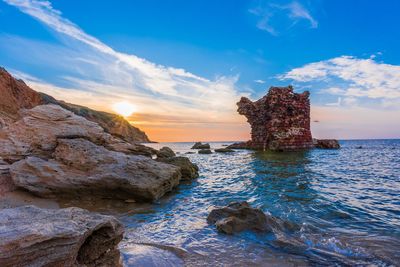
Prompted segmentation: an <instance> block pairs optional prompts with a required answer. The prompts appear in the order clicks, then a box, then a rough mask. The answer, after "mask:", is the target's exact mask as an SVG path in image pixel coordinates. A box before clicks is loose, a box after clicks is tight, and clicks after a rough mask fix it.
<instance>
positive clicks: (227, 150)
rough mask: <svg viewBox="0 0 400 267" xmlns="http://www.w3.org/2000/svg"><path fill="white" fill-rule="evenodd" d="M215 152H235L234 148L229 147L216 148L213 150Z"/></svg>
mask: <svg viewBox="0 0 400 267" xmlns="http://www.w3.org/2000/svg"><path fill="white" fill-rule="evenodd" d="M214 151H215V152H217V153H230V152H235V150H233V149H230V148H217V149H215V150H214Z"/></svg>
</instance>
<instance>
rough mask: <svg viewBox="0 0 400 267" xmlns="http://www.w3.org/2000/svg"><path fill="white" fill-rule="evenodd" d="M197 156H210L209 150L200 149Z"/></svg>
mask: <svg viewBox="0 0 400 267" xmlns="http://www.w3.org/2000/svg"><path fill="white" fill-rule="evenodd" d="M198 153H199V154H212V151H211V150H210V149H200V150H199V151H198Z"/></svg>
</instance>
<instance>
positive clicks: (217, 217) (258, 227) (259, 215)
mask: <svg viewBox="0 0 400 267" xmlns="http://www.w3.org/2000/svg"><path fill="white" fill-rule="evenodd" d="M207 222H208V223H209V224H214V225H215V226H216V227H217V230H218V231H220V232H223V233H225V234H234V233H238V232H241V231H245V230H254V231H260V232H274V231H279V232H282V231H285V230H294V229H298V226H297V225H295V224H292V223H289V222H286V221H283V220H281V219H279V218H276V217H274V216H271V215H266V214H265V213H264V212H263V211H262V210H260V209H256V208H252V207H251V206H250V205H249V204H248V203H247V202H246V201H243V202H232V203H230V204H229V205H228V206H226V207H223V208H217V209H214V210H212V211H211V212H210V214H209V215H208V217H207Z"/></svg>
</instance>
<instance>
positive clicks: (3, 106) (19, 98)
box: [0, 67, 44, 128]
mask: <svg viewBox="0 0 400 267" xmlns="http://www.w3.org/2000/svg"><path fill="white" fill-rule="evenodd" d="M43 103H44V102H43V99H42V98H41V96H40V95H39V94H38V93H37V92H36V91H34V90H32V89H31V88H29V87H28V86H27V85H26V84H25V83H24V82H23V81H22V80H17V79H14V78H13V77H12V76H11V75H10V74H9V73H8V72H7V71H6V70H5V69H4V68H1V67H0V128H2V127H4V126H5V125H7V124H8V123H10V122H12V121H15V120H17V119H18V118H19V114H18V111H19V110H20V109H23V108H27V109H29V108H33V107H35V106H37V105H41V104H43Z"/></svg>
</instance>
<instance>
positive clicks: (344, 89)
mask: <svg viewBox="0 0 400 267" xmlns="http://www.w3.org/2000/svg"><path fill="white" fill-rule="evenodd" d="M279 78H280V79H281V80H285V79H291V80H293V81H296V82H299V83H318V86H326V87H327V89H323V90H321V92H323V93H328V94H332V95H341V96H346V97H351V98H350V99H355V98H360V97H364V98H369V99H376V100H379V99H399V98H400V66H398V65H391V64H386V63H381V62H377V61H375V60H374V58H367V59H363V58H356V57H352V56H341V57H336V58H332V59H329V60H324V61H319V62H314V63H309V64H306V65H304V66H302V67H300V68H295V69H292V70H290V71H289V72H287V73H285V74H283V75H280V76H279ZM352 102H354V101H352Z"/></svg>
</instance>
